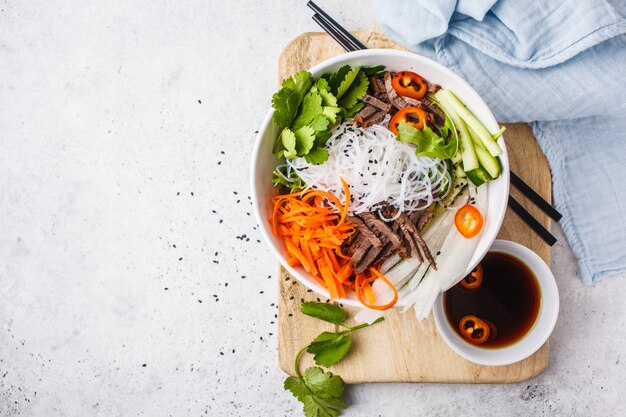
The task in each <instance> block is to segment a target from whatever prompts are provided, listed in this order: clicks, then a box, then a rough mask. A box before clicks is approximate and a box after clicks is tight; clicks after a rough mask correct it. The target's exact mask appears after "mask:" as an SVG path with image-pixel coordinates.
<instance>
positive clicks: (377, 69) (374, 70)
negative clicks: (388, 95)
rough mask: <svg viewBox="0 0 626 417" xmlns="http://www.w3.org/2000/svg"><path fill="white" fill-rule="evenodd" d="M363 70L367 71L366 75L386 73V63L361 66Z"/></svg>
mask: <svg viewBox="0 0 626 417" xmlns="http://www.w3.org/2000/svg"><path fill="white" fill-rule="evenodd" d="M361 71H362V72H364V73H365V75H367V76H370V75H384V74H385V72H386V71H385V66H384V65H376V66H371V67H361Z"/></svg>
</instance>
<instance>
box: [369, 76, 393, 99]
mask: <svg viewBox="0 0 626 417" xmlns="http://www.w3.org/2000/svg"><path fill="white" fill-rule="evenodd" d="M372 88H373V90H374V94H375V95H376V97H378V98H379V99H381V100H382V101H389V97H387V90H386V89H385V83H384V81H383V80H381V79H380V78H378V77H376V78H374V82H373V83H372Z"/></svg>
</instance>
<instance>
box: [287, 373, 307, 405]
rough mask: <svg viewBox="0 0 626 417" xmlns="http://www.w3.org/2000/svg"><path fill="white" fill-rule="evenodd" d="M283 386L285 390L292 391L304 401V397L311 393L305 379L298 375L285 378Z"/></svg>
mask: <svg viewBox="0 0 626 417" xmlns="http://www.w3.org/2000/svg"><path fill="white" fill-rule="evenodd" d="M283 387H284V388H285V390H289V391H291V393H292V394H293V396H294V397H296V398H297V399H298V400H300V401H304V397H306V396H307V395H310V393H311V391H310V390H309V389H308V388H307V386H306V383H305V382H304V379H302V378H298V377H297V376H290V377H288V378H287V379H285V383H284V384H283Z"/></svg>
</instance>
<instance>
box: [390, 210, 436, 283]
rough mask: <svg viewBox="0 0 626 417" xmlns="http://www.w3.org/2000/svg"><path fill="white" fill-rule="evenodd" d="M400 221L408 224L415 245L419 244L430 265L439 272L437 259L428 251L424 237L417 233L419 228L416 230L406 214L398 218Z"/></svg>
mask: <svg viewBox="0 0 626 417" xmlns="http://www.w3.org/2000/svg"><path fill="white" fill-rule="evenodd" d="M401 219H403V220H401ZM398 220H401V221H403V222H406V225H407V226H408V229H409V231H410V232H411V234H412V235H413V239H415V243H417V245H418V246H419V247H420V249H422V252H424V256H425V257H426V259H427V260H428V263H429V264H430V266H432V267H433V269H434V270H435V271H436V270H437V263H436V262H435V259H434V258H433V255H432V254H431V253H430V249H428V245H426V242H425V241H424V238H422V236H421V235H420V234H419V232H418V231H417V228H416V226H415V224H413V222H411V221H410V219H409V218H408V217H407V216H406V214H405V213H402V214H400V217H399V218H398Z"/></svg>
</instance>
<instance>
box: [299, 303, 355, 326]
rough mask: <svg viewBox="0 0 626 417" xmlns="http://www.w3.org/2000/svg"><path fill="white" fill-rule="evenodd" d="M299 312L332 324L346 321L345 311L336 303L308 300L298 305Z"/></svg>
mask: <svg viewBox="0 0 626 417" xmlns="http://www.w3.org/2000/svg"><path fill="white" fill-rule="evenodd" d="M300 312H302V314H306V315H307V316H311V317H315V318H317V319H320V320H324V321H327V322H329V323H333V324H341V323H343V322H344V321H346V312H345V311H344V310H343V308H341V307H339V306H338V305H336V304H328V303H314V302H311V301H309V302H306V303H303V304H302V306H300Z"/></svg>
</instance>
